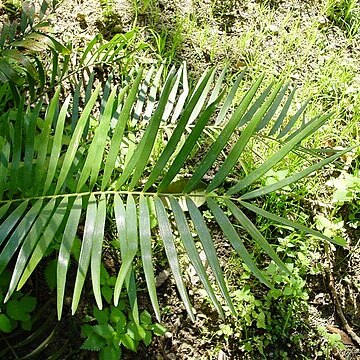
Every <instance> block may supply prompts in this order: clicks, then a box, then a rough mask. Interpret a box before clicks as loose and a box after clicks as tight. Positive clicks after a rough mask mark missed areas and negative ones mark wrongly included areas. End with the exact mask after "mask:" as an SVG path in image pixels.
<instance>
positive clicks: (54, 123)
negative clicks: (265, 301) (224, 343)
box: [0, 65, 346, 322]
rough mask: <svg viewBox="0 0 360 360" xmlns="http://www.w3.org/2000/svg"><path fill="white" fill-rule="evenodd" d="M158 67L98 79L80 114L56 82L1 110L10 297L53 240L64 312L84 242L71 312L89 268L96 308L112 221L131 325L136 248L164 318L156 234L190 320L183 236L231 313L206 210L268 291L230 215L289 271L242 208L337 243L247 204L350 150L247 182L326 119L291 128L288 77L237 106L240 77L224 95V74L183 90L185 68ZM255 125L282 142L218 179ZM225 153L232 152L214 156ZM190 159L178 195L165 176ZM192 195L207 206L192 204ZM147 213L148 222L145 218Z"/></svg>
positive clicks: (0, 231) (0, 172) (256, 87)
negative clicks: (119, 80) (122, 79)
mask: <svg viewBox="0 0 360 360" xmlns="http://www.w3.org/2000/svg"><path fill="white" fill-rule="evenodd" d="M161 75H162V70H161V69H160V70H159V71H155V70H153V69H152V70H150V71H149V72H148V73H147V75H145V76H143V73H142V71H139V72H138V74H137V76H135V77H134V79H133V80H132V81H131V82H130V83H129V84H127V85H126V86H124V87H123V88H121V86H112V85H111V81H108V82H107V83H106V84H107V85H106V87H105V89H102V86H101V85H100V84H99V85H97V86H96V88H95V89H93V90H91V94H90V95H89V96H88V99H87V101H86V104H85V105H84V108H83V109H82V111H81V112H79V113H77V115H76V116H75V117H74V116H72V117H69V111H70V109H71V104H72V107H73V109H74V107H75V105H76V104H77V101H78V97H79V93H78V90H75V95H74V96H71V95H69V96H68V97H67V98H66V99H65V100H64V101H60V90H59V89H58V90H57V91H56V92H55V94H54V95H53V97H52V99H51V101H50V102H49V105H48V106H47V108H46V112H45V114H44V112H43V104H42V102H41V101H39V102H38V103H37V104H35V106H32V107H30V106H26V105H25V103H24V100H22V101H20V104H19V106H18V109H17V111H16V112H14V111H11V112H10V111H9V112H8V113H7V114H6V116H3V117H2V118H1V123H0V130H1V132H0V159H1V161H0V273H1V272H2V271H3V270H4V269H5V268H6V267H7V266H10V261H11V266H14V267H13V275H12V279H11V282H10V286H9V290H8V293H7V296H6V299H8V298H9V297H10V296H11V294H12V293H13V292H14V291H15V290H16V289H19V288H21V287H22V286H23V285H24V284H25V282H26V281H27V279H28V278H29V277H30V276H31V274H32V272H33V271H34V269H35V268H36V266H37V265H38V263H39V262H40V261H41V259H42V258H43V257H44V256H45V255H46V253H47V249H48V247H49V246H50V245H51V243H52V241H54V239H57V241H59V242H60V249H59V252H58V265H57V300H58V314H59V318H60V317H61V312H62V307H63V301H64V294H65V289H66V283H67V281H68V280H67V278H68V277H67V272H68V269H69V264H70V259H71V254H72V249H73V246H74V244H75V241H79V240H78V239H80V240H81V250H80V256H79V258H78V262H77V274H76V280H75V285H74V290H73V300H72V312H75V311H76V309H77V307H78V304H79V300H80V296H81V292H82V289H83V286H84V282H85V280H86V277H87V274H88V273H89V274H90V275H91V280H92V287H93V292H94V296H95V300H96V303H97V305H98V306H99V307H100V308H101V307H102V298H101V291H100V265H101V260H102V248H103V242H104V241H105V240H106V239H107V237H108V236H109V234H108V232H107V226H106V222H107V219H109V218H112V220H114V221H115V224H116V229H117V234H118V242H119V249H120V254H121V266H120V269H119V272H118V277H117V281H116V285H115V290H114V298H113V301H114V303H115V305H116V304H117V303H118V301H119V298H120V294H121V291H122V289H123V288H124V287H125V288H126V290H127V293H128V296H129V299H130V304H131V308H132V315H133V318H134V321H135V322H138V321H139V314H138V306H137V294H136V280H135V279H136V274H135V269H134V261H135V259H136V257H138V256H139V258H141V261H142V264H143V271H144V274H145V279H146V283H147V287H148V292H149V296H150V299H151V302H152V304H153V307H154V311H155V314H156V316H157V318H158V319H159V318H160V310H159V305H158V301H157V295H156V285H155V283H156V282H155V274H154V264H153V258H152V247H153V246H152V245H153V242H154V241H160V240H161V241H162V243H163V247H164V250H165V252H166V255H167V258H168V260H169V265H170V268H171V270H172V273H173V275H174V280H175V283H176V286H177V288H178V290H179V295H180V297H181V299H182V301H183V302H184V305H185V308H186V310H187V312H188V313H189V315H190V317H191V318H194V315H193V312H192V306H191V303H190V300H189V296H188V293H187V290H186V284H185V281H184V276H183V269H182V266H181V261H180V259H179V254H178V251H177V249H178V245H179V242H181V243H182V246H183V248H184V250H185V252H186V254H187V256H188V258H189V260H190V262H191V263H192V265H193V267H194V269H195V271H196V273H197V274H198V276H199V279H200V280H201V282H202V284H203V286H204V288H205V290H206V291H207V293H208V295H209V298H210V300H211V301H212V303H213V304H214V306H215V308H216V309H217V310H218V312H219V314H220V315H223V311H222V308H221V305H220V300H219V298H218V296H219V295H221V296H222V297H223V299H224V301H225V303H226V304H227V306H228V307H229V308H230V309H231V311H232V312H235V310H234V308H233V306H232V304H231V299H230V296H229V292H228V290H227V287H226V282H225V279H224V276H223V274H222V271H221V266H220V264H219V259H218V256H217V254H216V248H215V245H214V243H213V241H212V238H211V232H210V230H209V228H208V226H207V221H206V219H205V218H204V215H203V212H202V209H203V208H204V207H206V208H208V209H209V210H210V211H211V213H212V215H213V217H214V220H215V222H217V223H218V225H219V227H220V228H221V230H222V231H223V233H224V236H225V237H226V238H227V239H228V241H229V242H230V244H231V245H232V246H233V248H234V249H235V251H236V252H237V253H238V254H239V256H240V257H241V258H242V260H243V262H244V263H245V264H246V265H247V266H248V268H249V269H250V270H251V271H252V273H253V274H254V275H255V276H256V277H257V278H258V279H259V280H260V281H261V282H263V283H264V284H266V285H267V286H269V287H270V288H271V287H272V286H273V285H272V284H271V283H270V282H269V280H268V279H267V277H266V275H265V274H264V273H263V272H262V271H261V269H259V268H258V267H257V265H256V263H255V261H254V260H253V258H252V256H251V254H250V253H249V250H248V247H247V246H246V244H245V243H244V239H243V238H242V237H241V236H240V235H239V234H238V232H237V230H236V227H235V226H234V224H233V223H234V222H236V223H237V224H239V225H240V226H241V227H242V228H243V229H244V230H245V231H246V232H247V233H248V234H249V236H250V237H251V238H252V239H253V240H254V241H255V242H256V243H257V244H258V245H259V247H260V248H262V249H263V251H264V253H266V254H267V255H268V256H269V258H271V259H272V260H273V261H274V262H275V263H276V264H277V265H278V266H279V268H281V269H282V270H283V271H285V272H287V273H289V270H288V268H287V267H286V264H284V263H283V261H282V260H281V258H280V257H279V256H278V255H277V253H276V252H275V251H274V249H273V247H272V246H271V245H270V244H269V243H268V242H267V240H266V239H265V238H264V237H263V235H262V234H261V233H260V232H259V230H258V229H257V228H256V226H255V225H254V223H253V222H252V221H251V219H250V218H249V216H248V215H247V213H249V212H252V213H254V214H257V215H260V216H264V217H266V218H268V219H270V220H271V221H274V222H276V223H280V224H284V225H286V226H289V227H292V228H295V229H298V230H300V231H305V232H308V233H309V234H312V235H314V236H318V237H320V238H322V239H325V240H327V241H332V242H334V243H335V244H339V245H343V244H342V243H341V241H339V240H333V239H329V238H327V237H326V236H324V235H322V234H320V233H319V232H317V231H314V230H311V229H308V228H306V227H304V226H303V225H300V224H296V223H294V222H293V221H290V220H288V219H283V218H280V217H278V216H276V215H274V214H271V213H269V212H267V211H265V210H263V209H261V208H259V207H257V206H256V205H254V204H253V203H250V202H249V201H248V200H250V199H253V198H255V197H258V196H262V195H265V194H268V193H269V192H272V191H276V190H279V189H281V188H283V187H285V186H288V185H289V184H291V183H293V182H295V181H298V180H299V179H301V178H303V177H305V176H307V175H309V174H310V173H311V172H314V171H316V170H318V169H319V168H321V167H323V166H324V165H326V164H328V163H330V162H331V161H334V160H335V159H337V158H338V157H340V156H341V155H342V154H343V153H344V152H345V151H346V150H344V151H342V152H338V153H336V154H334V155H333V156H331V157H328V158H325V159H322V160H321V161H319V162H318V163H316V164H314V165H312V166H310V167H308V168H306V169H304V170H302V171H301V172H299V173H297V174H293V175H290V176H289V177H287V178H286V179H284V180H282V181H280V182H278V183H276V184H273V185H269V186H265V187H260V188H256V189H254V187H255V186H257V185H258V183H259V182H258V180H259V179H260V178H261V177H262V176H263V175H264V174H265V173H266V172H268V171H269V170H270V169H272V168H273V167H274V166H275V165H276V164H277V163H279V162H280V161H281V160H282V159H283V158H284V157H285V156H286V155H287V154H289V152H291V151H292V150H293V149H294V148H296V147H297V146H298V145H299V144H300V143H301V141H302V140H304V139H305V138H307V137H308V136H309V135H311V134H312V133H313V132H314V131H315V130H316V129H318V128H319V127H320V126H321V125H322V124H323V123H324V122H325V121H326V120H327V119H328V118H329V116H330V114H325V115H323V116H319V117H317V118H315V119H312V120H310V121H308V122H301V123H300V124H298V119H299V117H300V115H301V114H302V113H303V112H304V109H305V107H302V108H301V109H300V110H299V111H298V112H297V113H295V115H293V116H289V115H288V114H289V110H290V103H291V100H292V98H293V96H294V90H293V91H291V92H290V93H289V91H288V88H289V85H288V84H285V85H284V84H283V83H282V82H277V83H272V84H270V85H269V86H267V87H266V88H265V89H264V90H261V89H262V88H263V86H262V84H263V76H260V77H259V79H258V80H257V81H256V82H255V83H254V84H253V85H252V86H251V87H250V88H249V89H248V90H247V91H246V92H245V93H244V95H243V97H242V99H241V100H240V101H239V103H238V104H237V106H236V108H235V109H234V110H232V109H233V103H234V98H235V94H236V92H237V90H238V87H239V85H240V83H241V79H242V77H243V75H244V74H243V73H242V74H241V75H240V76H239V78H238V79H237V80H236V82H235V83H234V86H233V87H232V88H231V89H230V91H229V92H228V93H226V91H224V90H223V86H222V81H223V79H224V77H225V71H223V72H222V73H221V74H220V76H219V77H218V78H217V79H216V80H215V81H214V79H215V69H211V70H209V71H207V72H205V73H204V75H203V76H202V77H201V79H200V80H199V82H198V83H197V85H196V87H195V89H194V90H193V91H192V92H191V93H190V92H189V88H188V81H187V73H186V67H185V65H184V66H182V67H181V68H180V69H178V70H175V69H173V70H171V71H170V72H169V74H168V76H167V77H166V79H165V80H164V84H163V85H161V79H162V76H161ZM60 103H61V104H60ZM99 104H100V105H99ZM211 127H216V129H217V131H216V132H214V134H215V135H214V139H213V140H212V139H211V138H207V137H206V134H207V130H208V129H209V128H211ZM267 129H270V130H267ZM261 131H263V132H264V133H265V134H269V135H271V136H273V137H276V136H277V137H278V138H279V139H281V140H279V143H281V145H280V146H279V150H277V151H276V152H275V153H274V154H273V155H272V156H270V157H269V158H268V159H266V160H264V161H263V163H262V164H260V165H259V166H257V167H255V168H254V170H251V171H250V173H248V174H247V175H245V174H244V175H243V177H242V178H239V179H238V180H236V181H234V180H232V183H231V185H230V186H229V185H228V182H226V180H227V178H228V177H229V175H231V174H233V170H234V169H236V173H241V171H240V159H241V157H242V156H243V155H244V154H245V153H246V151H247V150H248V147H249V143H250V140H251V139H252V138H253V137H254V136H255V135H256V134H257V133H259V132H261ZM199 141H201V144H203V145H202V146H203V148H202V149H201V150H202V151H201V153H202V155H201V156H198V155H196V154H195V155H194V153H196V149H197V146H198V143H199ZM205 143H206V146H205V147H204V144H205ZM224 151H226V152H227V153H228V155H227V156H226V158H225V160H222V159H223V157H222V155H221V153H222V152H224ZM189 167H190V169H191V172H192V174H191V175H190V176H188V177H187V178H186V179H184V178H183V181H182V182H181V184H182V185H181V187H180V188H179V187H177V188H178V190H176V191H173V190H171V186H172V184H174V182H176V181H177V180H179V178H182V176H181V174H182V171H184V169H185V170H186V169H189ZM209 170H211V171H213V172H214V171H215V175H214V176H212V178H211V180H210V181H207V183H204V176H205V175H206V174H208V172H209ZM247 189H249V190H247ZM199 200H202V201H201V203H203V204H204V205H202V207H200V208H199ZM228 213H231V214H232V216H231V217H229V216H228V215H227V214H228ZM154 216H155V218H156V226H155V227H153V226H152V225H151V217H154ZM194 233H196V236H195V235H194ZM201 251H203V252H204V254H205V255H206V258H207V262H208V264H209V269H210V270H211V272H212V274H213V275H212V276H213V278H214V279H215V284H213V283H212V282H211V281H210V279H209V273H208V270H206V269H205V266H204V264H203V262H202V260H201V257H200V255H199V253H200V252H201ZM13 264H14V265H13Z"/></svg>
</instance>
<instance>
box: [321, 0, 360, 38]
mask: <svg viewBox="0 0 360 360" xmlns="http://www.w3.org/2000/svg"><path fill="white" fill-rule="evenodd" d="M325 9H326V10H325V11H326V14H327V16H328V17H329V19H330V20H331V21H332V22H334V24H335V25H337V26H339V27H340V28H343V29H345V31H346V33H347V35H348V36H349V37H350V38H352V37H354V36H356V35H357V34H358V32H359V29H360V6H359V2H358V1H357V0H328V1H327V3H326V5H325Z"/></svg>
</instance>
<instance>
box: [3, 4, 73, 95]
mask: <svg viewBox="0 0 360 360" xmlns="http://www.w3.org/2000/svg"><path fill="white" fill-rule="evenodd" d="M48 6H49V4H48V2H47V1H46V0H44V1H43V3H42V5H41V11H40V13H39V14H37V16H36V14H35V5H34V4H30V3H29V2H23V4H22V10H21V20H16V21H14V22H12V23H5V24H3V27H2V29H1V35H0V84H8V86H9V87H10V89H11V91H12V97H13V100H15V101H17V102H19V101H20V95H21V94H22V93H23V92H24V90H25V89H26V90H28V92H29V94H30V97H31V99H32V100H35V98H36V96H37V95H38V93H41V92H43V91H44V90H45V85H46V83H47V82H48V83H49V84H50V85H51V86H54V84H55V81H59V80H60V79H61V78H62V77H64V75H65V72H66V68H67V67H66V66H65V67H63V69H61V70H62V71H61V70H60V69H59V64H60V61H62V63H63V64H66V63H68V61H69V56H70V50H69V49H68V48H66V47H64V46H63V45H61V44H60V43H59V42H58V41H57V40H56V39H55V38H54V37H52V36H51V35H49V32H50V25H49V23H48V22H46V21H45V20H44V15H45V12H46V10H47V8H48ZM49 53H50V54H51V57H52V67H51V72H50V73H47V65H48V60H45V59H44V56H43V55H46V56H47V57H49Z"/></svg>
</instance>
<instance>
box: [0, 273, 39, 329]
mask: <svg viewBox="0 0 360 360" xmlns="http://www.w3.org/2000/svg"><path fill="white" fill-rule="evenodd" d="M10 278H11V274H10V273H9V272H7V271H6V272H3V273H2V274H1V276H0V332H4V333H10V332H12V331H13V330H14V329H16V328H17V327H18V326H19V325H20V326H21V328H22V329H24V330H27V331H30V330H31V327H32V314H31V313H32V312H34V310H35V308H36V298H34V297H33V296H30V295H27V294H23V293H21V292H20V291H17V292H15V293H14V295H13V296H12V298H11V300H9V301H8V302H7V303H6V305H4V304H3V301H4V298H5V294H6V289H7V287H8V286H9V282H10Z"/></svg>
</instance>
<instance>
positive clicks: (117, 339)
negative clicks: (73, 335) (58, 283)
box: [81, 300, 166, 359]
mask: <svg viewBox="0 0 360 360" xmlns="http://www.w3.org/2000/svg"><path fill="white" fill-rule="evenodd" d="M127 314H128V311H127V304H126V302H125V301H124V300H121V301H120V302H119V304H118V306H117V307H114V306H110V307H106V308H104V309H102V310H99V309H98V308H97V307H94V309H93V317H92V318H90V319H89V321H90V322H91V323H96V324H95V325H91V324H85V325H83V326H82V327H81V333H82V335H83V336H84V337H85V338H86V339H85V341H84V343H83V345H82V347H81V348H82V349H84V350H91V351H99V358H100V359H120V358H121V347H122V346H125V347H126V348H127V349H129V350H131V351H134V352H136V350H137V348H138V346H139V343H140V341H143V342H144V344H145V345H146V346H148V345H149V344H150V343H151V340H152V337H153V334H155V335H163V334H164V333H165V331H166V329H165V328H164V327H163V326H162V325H160V324H158V323H154V324H153V322H152V319H151V315H150V314H149V313H148V312H147V311H146V310H144V311H142V312H141V314H140V318H139V320H140V321H139V323H135V321H134V320H133V319H132V318H131V316H130V317H128V316H127Z"/></svg>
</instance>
